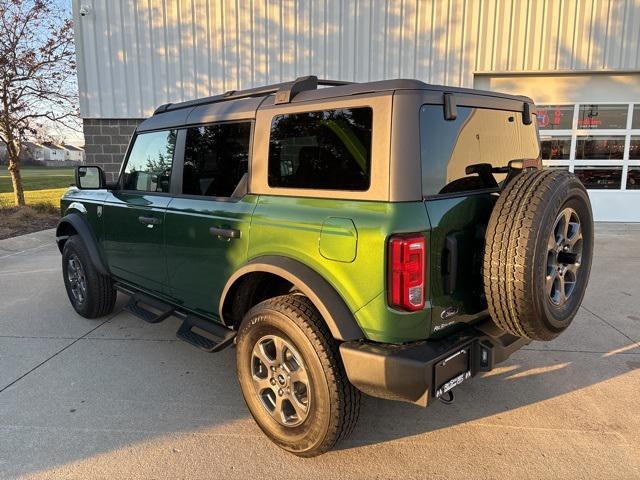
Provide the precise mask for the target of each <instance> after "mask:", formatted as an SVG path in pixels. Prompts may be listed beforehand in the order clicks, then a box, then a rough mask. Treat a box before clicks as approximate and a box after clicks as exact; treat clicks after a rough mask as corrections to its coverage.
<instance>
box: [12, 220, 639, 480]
mask: <svg viewBox="0 0 640 480" xmlns="http://www.w3.org/2000/svg"><path fill="white" fill-rule="evenodd" d="M53 237H54V236H53V232H52V231H51V230H49V231H44V232H39V233H36V234H30V235H25V236H22V237H16V238H13V239H8V240H3V241H0V478H43V479H45V478H64V479H83V480H86V479H93V478H109V479H114V478H132V479H138V478H140V479H142V478H145V479H146V478H149V479H151V478H154V479H155V478H158V479H160V478H199V479H202V478H215V479H226V478H240V479H277V480H282V479H288V478H295V479H297V478H304V479H315V478H322V479H330V478H340V479H349V478H367V479H373V478H402V479H410V478H421V479H426V478H446V479H458V478H459V479H476V478H477V479H494V478H495V479H500V480H505V479H511V478H513V479H528V478H531V479H539V478H558V479H560V478H561V479H573V478H598V479H605V478H606V479H609V478H611V479H638V478H640V343H639V342H640V225H620V224H598V226H597V230H596V250H595V259H594V265H593V271H592V276H591V282H590V285H589V288H588V292H587V295H586V298H585V300H584V303H583V306H582V307H581V309H580V312H579V314H578V316H577V317H576V319H575V321H574V323H573V325H572V326H571V327H570V329H569V330H568V331H567V332H565V334H563V335H562V336H561V337H559V338H558V339H556V340H555V341H552V342H549V343H541V342H534V343H532V344H530V345H529V346H527V347H525V349H523V350H521V351H519V352H517V353H516V354H514V355H513V356H512V358H511V359H510V360H509V361H507V362H506V363H504V364H502V365H500V366H499V367H498V368H497V369H496V370H494V371H492V372H490V373H488V374H485V375H481V376H478V377H476V378H474V379H472V380H471V381H468V382H467V383H465V384H463V385H462V386H460V387H459V388H458V389H457V392H456V402H455V403H454V404H453V405H451V406H447V405H444V404H441V403H439V402H436V403H434V404H433V405H432V406H430V407H429V408H427V409H422V408H420V407H416V406H413V405H409V404H403V403H396V402H390V401H384V400H378V399H373V398H370V397H365V398H364V401H363V405H362V413H361V416H360V421H359V424H358V425H357V427H356V429H355V431H354V433H353V435H352V436H351V437H350V439H349V440H348V441H346V442H344V443H342V444H340V445H339V447H338V449H337V450H335V451H332V452H330V453H328V454H325V455H323V456H321V457H318V458H314V459H300V458H297V457H294V456H292V455H290V454H288V453H285V452H284V451H282V450H280V449H279V448H277V447H275V446H274V445H273V444H272V443H270V442H269V441H268V440H267V439H266V437H264V435H263V434H262V433H261V431H260V430H259V429H258V427H257V426H256V425H255V423H254V422H253V420H252V419H251V417H250V415H249V413H248V411H247V409H246V406H245V404H244V401H243V400H242V396H241V394H240V390H239V388H238V385H237V382H236V378H235V362H234V355H235V350H234V349H232V348H229V349H226V350H224V351H223V352H221V353H218V354H207V353H203V352H201V351H199V350H197V349H195V348H194V347H192V346H190V345H188V344H186V343H183V342H181V341H178V340H176V338H175V331H176V330H177V328H178V321H177V320H175V319H168V320H166V321H165V322H163V323H160V324H157V325H150V324H146V323H145V322H143V321H141V320H139V319H137V318H135V317H132V316H131V315H130V314H128V313H125V312H122V311H121V310H120V308H117V309H116V311H115V312H114V313H113V314H112V315H111V316H109V317H107V318H103V319H99V320H87V319H84V318H82V317H80V316H79V315H77V314H75V312H74V311H73V309H72V308H71V306H70V304H69V302H68V299H67V297H66V294H65V291H64V286H63V283H62V277H61V267H60V254H59V252H58V250H57V248H56V246H55V243H54V238H53ZM124 300H125V299H124V298H123V297H119V300H118V307H122V305H123V304H124Z"/></svg>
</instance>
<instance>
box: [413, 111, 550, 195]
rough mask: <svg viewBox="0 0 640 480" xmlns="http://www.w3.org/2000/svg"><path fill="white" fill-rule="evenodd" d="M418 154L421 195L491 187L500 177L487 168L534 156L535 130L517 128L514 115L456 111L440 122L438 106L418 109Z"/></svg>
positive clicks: (536, 150) (517, 114)
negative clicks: (453, 115)
mask: <svg viewBox="0 0 640 480" xmlns="http://www.w3.org/2000/svg"><path fill="white" fill-rule="evenodd" d="M420 149H421V153H420V157H421V160H422V192H423V194H424V195H435V194H449V193H457V192H465V191H472V190H481V189H488V188H497V187H498V183H499V182H501V181H502V180H503V179H504V178H505V175H504V174H498V173H492V172H491V167H504V166H507V164H508V163H509V161H510V160H515V159H532V158H538V155H539V153H540V147H539V143H538V136H537V133H536V128H535V125H534V124H533V123H532V124H531V125H523V124H522V114H521V113H520V112H507V111H503V110H490V109H484V108H471V107H464V106H461V107H460V106H459V107H458V117H457V118H456V119H455V120H453V121H446V120H445V119H444V117H443V115H442V106H441V105H423V106H422V108H421V109H420ZM468 168H473V169H475V171H470V172H469V173H468V174H467V169H468Z"/></svg>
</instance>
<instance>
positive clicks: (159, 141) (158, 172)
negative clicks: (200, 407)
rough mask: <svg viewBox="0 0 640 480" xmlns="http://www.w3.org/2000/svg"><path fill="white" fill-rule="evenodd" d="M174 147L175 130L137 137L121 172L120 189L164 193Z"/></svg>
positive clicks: (169, 174)
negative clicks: (121, 185) (122, 172)
mask: <svg viewBox="0 0 640 480" xmlns="http://www.w3.org/2000/svg"><path fill="white" fill-rule="evenodd" d="M175 146H176V130H167V131H164V132H151V133H141V134H139V135H138V136H137V137H136V140H135V143H134V144H133V148H132V149H131V153H130V154H129V159H128V160H127V166H126V167H125V169H124V175H123V188H124V189H125V190H137V191H141V192H165V193H166V192H168V191H169V182H170V180H171V164H172V163H173V151H174V150H175Z"/></svg>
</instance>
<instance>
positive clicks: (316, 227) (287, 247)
mask: <svg viewBox="0 0 640 480" xmlns="http://www.w3.org/2000/svg"><path fill="white" fill-rule="evenodd" d="M336 212H340V215H341V217H340V218H343V219H346V218H348V219H350V220H351V221H352V222H353V225H354V227H355V229H356V231H357V235H358V236H357V242H358V244H357V249H356V256H355V259H354V260H353V261H351V262H340V261H335V260H330V259H328V258H325V257H324V256H323V255H322V254H321V253H320V249H319V248H318V245H319V242H320V237H321V232H322V226H323V224H324V223H325V221H327V219H329V218H332V217H334V216H335V214H336ZM428 230H429V221H428V218H427V214H426V211H425V207H424V204H423V203H422V202H407V203H386V202H364V201H353V200H335V199H314V198H299V197H279V196H260V198H259V200H258V204H257V206H256V209H255V211H254V214H253V219H252V223H251V240H250V242H249V250H248V254H247V257H248V258H249V259H251V258H255V257H259V256H263V255H282V256H286V257H290V258H293V259H296V260H298V261H300V262H301V263H303V264H305V265H307V266H309V267H310V268H312V269H313V270H315V271H316V272H318V273H319V274H320V275H321V276H322V277H323V278H324V279H325V280H327V281H328V282H329V283H330V284H331V285H332V286H333V287H334V288H335V289H336V291H337V292H338V293H339V294H340V295H341V296H342V298H343V299H344V301H345V303H346V304H347V306H348V307H349V309H350V310H351V311H352V312H358V311H359V310H360V309H361V308H362V309H363V310H362V311H361V312H358V313H357V314H356V318H357V321H358V323H359V325H360V327H361V328H362V329H363V331H364V332H365V334H366V335H367V337H368V338H375V339H376V340H378V341H381V342H383V341H388V342H402V341H411V340H418V339H423V338H426V336H427V334H428V331H429V324H430V314H429V309H425V310H423V311H420V312H416V313H412V314H404V313H399V312H394V311H392V310H390V309H389V308H388V307H387V306H386V300H385V299H386V283H387V282H386V242H387V239H388V237H389V236H390V235H392V234H395V233H410V232H421V231H422V232H425V234H427V232H428ZM369 303H371V305H368V304H369ZM365 306H366V308H363V307H365Z"/></svg>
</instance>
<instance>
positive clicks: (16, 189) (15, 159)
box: [7, 148, 26, 207]
mask: <svg viewBox="0 0 640 480" xmlns="http://www.w3.org/2000/svg"><path fill="white" fill-rule="evenodd" d="M7 153H8V157H9V173H10V174H11V183H12V184H13V195H14V198H15V204H16V206H18V207H23V206H25V205H26V203H25V201H24V188H23V187H22V176H21V175H20V156H19V154H18V155H16V151H15V149H14V148H8V149H7Z"/></svg>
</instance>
